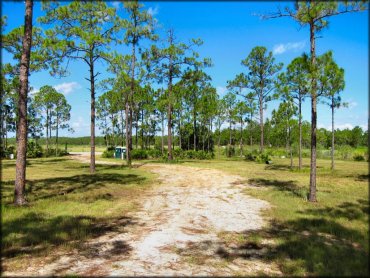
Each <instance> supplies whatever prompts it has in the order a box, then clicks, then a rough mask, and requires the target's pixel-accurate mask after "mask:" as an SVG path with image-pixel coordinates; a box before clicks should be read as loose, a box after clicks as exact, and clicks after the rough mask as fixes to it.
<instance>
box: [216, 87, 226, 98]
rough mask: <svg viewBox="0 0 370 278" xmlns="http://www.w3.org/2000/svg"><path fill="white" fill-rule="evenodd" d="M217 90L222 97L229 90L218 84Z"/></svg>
mask: <svg viewBox="0 0 370 278" xmlns="http://www.w3.org/2000/svg"><path fill="white" fill-rule="evenodd" d="M216 91H217V94H218V95H219V96H221V97H222V96H224V94H225V93H226V92H227V88H226V87H222V86H217V87H216Z"/></svg>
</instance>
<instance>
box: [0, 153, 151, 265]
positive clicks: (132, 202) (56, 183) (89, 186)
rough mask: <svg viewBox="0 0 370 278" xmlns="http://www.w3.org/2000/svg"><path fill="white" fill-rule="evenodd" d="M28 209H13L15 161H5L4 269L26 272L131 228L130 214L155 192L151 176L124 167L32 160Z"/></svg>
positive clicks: (3, 177) (29, 171)
mask: <svg viewBox="0 0 370 278" xmlns="http://www.w3.org/2000/svg"><path fill="white" fill-rule="evenodd" d="M27 164H28V167H27V177H28V178H27V188H26V190H27V199H28V201H29V206H27V207H14V206H13V205H12V204H11V203H12V200H13V190H14V176H15V161H14V160H13V161H9V160H8V161H6V160H5V161H2V167H3V168H2V170H3V173H2V184H1V190H2V206H1V212H2V246H1V247H2V257H3V259H6V264H5V265H3V266H4V267H5V269H4V270H6V269H7V268H8V269H12V270H16V269H22V268H23V269H24V268H25V267H26V266H29V265H35V264H37V261H38V260H45V257H46V256H47V259H48V260H52V259H53V258H54V257H55V255H56V254H57V253H58V252H65V251H68V250H71V249H77V250H80V251H83V250H82V249H81V248H82V243H83V242H84V241H86V240H87V239H90V238H94V237H98V236H99V235H102V234H104V233H106V232H109V231H116V230H117V231H119V230H122V229H124V228H125V227H126V226H127V225H130V223H131V219H130V218H129V217H126V214H127V212H129V211H132V210H135V209H136V208H137V204H138V199H139V198H140V196H142V195H143V193H144V191H145V190H147V189H148V188H150V187H151V184H152V180H153V175H152V174H149V173H148V172H144V171H142V170H140V169H131V170H129V169H127V168H125V167H124V166H110V165H97V173H96V174H95V175H90V174H89V166H88V165H87V164H81V163H79V162H75V161H71V160H67V159H66V158H45V159H29V160H28V163H27Z"/></svg>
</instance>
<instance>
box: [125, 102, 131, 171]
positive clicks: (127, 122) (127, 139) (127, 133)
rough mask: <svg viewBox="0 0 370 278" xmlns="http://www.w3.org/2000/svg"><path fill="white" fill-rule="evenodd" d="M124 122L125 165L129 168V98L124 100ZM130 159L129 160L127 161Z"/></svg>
mask: <svg viewBox="0 0 370 278" xmlns="http://www.w3.org/2000/svg"><path fill="white" fill-rule="evenodd" d="M125 106H126V107H125V108H126V109H125V120H126V160H127V165H129V167H131V156H130V153H131V152H130V149H129V146H130V142H129V137H130V136H131V135H130V130H129V129H130V125H129V121H130V112H129V110H130V105H129V97H128V96H127V99H126V104H125ZM129 157H130V159H129Z"/></svg>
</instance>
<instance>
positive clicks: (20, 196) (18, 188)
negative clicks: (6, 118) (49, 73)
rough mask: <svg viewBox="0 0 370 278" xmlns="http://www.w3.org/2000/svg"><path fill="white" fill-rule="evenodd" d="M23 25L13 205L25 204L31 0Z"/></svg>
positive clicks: (28, 2) (26, 9) (26, 4)
mask: <svg viewBox="0 0 370 278" xmlns="http://www.w3.org/2000/svg"><path fill="white" fill-rule="evenodd" d="M25 6H26V7H25V23H24V36H23V41H22V56H21V63H20V75H19V81H20V88H19V98H18V122H19V124H18V126H17V135H18V141H17V161H16V166H15V184H14V204H15V205H20V206H21V205H24V204H26V198H25V186H26V159H27V157H26V152H27V92H28V74H29V65H30V56H31V46H32V12H33V0H25Z"/></svg>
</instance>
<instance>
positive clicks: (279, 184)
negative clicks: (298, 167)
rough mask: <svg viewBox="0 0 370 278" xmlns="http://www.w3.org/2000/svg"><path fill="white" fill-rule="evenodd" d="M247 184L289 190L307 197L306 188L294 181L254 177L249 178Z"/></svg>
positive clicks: (298, 195) (299, 195) (296, 194)
mask: <svg viewBox="0 0 370 278" xmlns="http://www.w3.org/2000/svg"><path fill="white" fill-rule="evenodd" d="M248 184H249V185H250V186H253V187H264V186H267V187H274V188H275V189H277V190H279V191H286V192H289V193H291V194H293V195H295V196H297V197H300V198H307V189H306V188H304V187H300V186H298V185H297V184H296V182H295V181H292V180H289V181H282V180H276V179H275V180H272V179H263V178H256V179H249V180H248Z"/></svg>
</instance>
